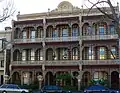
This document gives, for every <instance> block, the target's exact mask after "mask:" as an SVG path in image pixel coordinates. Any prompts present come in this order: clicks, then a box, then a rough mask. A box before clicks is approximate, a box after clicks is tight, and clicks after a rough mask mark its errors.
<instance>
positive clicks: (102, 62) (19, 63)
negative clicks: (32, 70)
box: [11, 60, 120, 66]
mask: <svg viewBox="0 0 120 93" xmlns="http://www.w3.org/2000/svg"><path fill="white" fill-rule="evenodd" d="M42 64H45V65H46V66H77V65H79V64H82V65H117V64H120V62H118V61H116V60H81V61H80V60H54V61H45V62H44V61H13V62H12V63H11V65H14V66H33V65H34V66H35V65H42Z"/></svg>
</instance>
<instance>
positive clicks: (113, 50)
mask: <svg viewBox="0 0 120 93" xmlns="http://www.w3.org/2000/svg"><path fill="white" fill-rule="evenodd" d="M115 58H116V48H115V47H112V48H111V59H115Z"/></svg>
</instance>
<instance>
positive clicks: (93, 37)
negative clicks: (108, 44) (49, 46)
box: [14, 34, 118, 43]
mask: <svg viewBox="0 0 120 93" xmlns="http://www.w3.org/2000/svg"><path fill="white" fill-rule="evenodd" d="M80 39H82V40H107V39H118V35H117V34H115V35H87V36H81V37H79V36H76V37H48V38H45V42H65V41H79V40H80ZM42 41H43V38H35V39H14V43H38V42H42Z"/></svg>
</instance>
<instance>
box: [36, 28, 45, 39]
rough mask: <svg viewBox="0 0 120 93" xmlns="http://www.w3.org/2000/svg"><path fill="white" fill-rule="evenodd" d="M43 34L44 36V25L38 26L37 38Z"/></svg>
mask: <svg viewBox="0 0 120 93" xmlns="http://www.w3.org/2000/svg"><path fill="white" fill-rule="evenodd" d="M43 36H44V32H43V27H42V26H39V27H37V31H36V38H42V37H43Z"/></svg>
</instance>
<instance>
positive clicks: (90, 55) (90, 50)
mask: <svg viewBox="0 0 120 93" xmlns="http://www.w3.org/2000/svg"><path fill="white" fill-rule="evenodd" d="M88 51H89V60H93V59H94V54H93V51H94V50H93V47H92V46H90V47H89V50H88Z"/></svg>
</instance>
